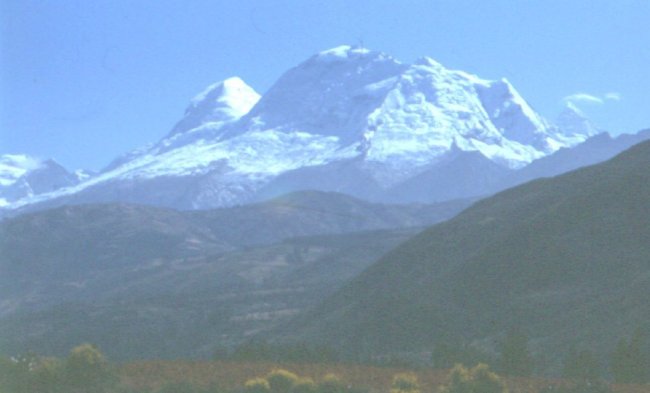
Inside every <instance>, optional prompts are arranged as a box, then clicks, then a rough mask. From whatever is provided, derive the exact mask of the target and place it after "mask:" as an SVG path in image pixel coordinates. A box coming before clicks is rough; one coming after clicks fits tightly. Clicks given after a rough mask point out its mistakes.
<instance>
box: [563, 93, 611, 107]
mask: <svg viewBox="0 0 650 393" xmlns="http://www.w3.org/2000/svg"><path fill="white" fill-rule="evenodd" d="M562 101H564V102H565V103H572V104H579V103H583V104H598V105H601V104H603V99H602V98H600V97H597V96H595V95H591V94H587V93H575V94H571V95H568V96H566V97H564V98H562Z"/></svg>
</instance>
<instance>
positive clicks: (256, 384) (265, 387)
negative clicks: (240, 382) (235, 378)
mask: <svg viewBox="0 0 650 393" xmlns="http://www.w3.org/2000/svg"><path fill="white" fill-rule="evenodd" d="M270 391H271V386H269V382H268V381H267V380H266V379H264V378H254V379H249V380H248V381H246V383H245V384H244V392H246V393H269V392H270Z"/></svg>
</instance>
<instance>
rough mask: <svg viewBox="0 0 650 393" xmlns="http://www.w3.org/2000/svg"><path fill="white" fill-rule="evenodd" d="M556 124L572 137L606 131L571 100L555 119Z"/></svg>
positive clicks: (582, 136) (590, 135)
mask: <svg viewBox="0 0 650 393" xmlns="http://www.w3.org/2000/svg"><path fill="white" fill-rule="evenodd" d="M555 125H556V126H557V127H558V128H560V129H561V130H562V131H563V132H564V134H565V135H567V136H570V137H573V136H578V137H579V138H584V136H585V135H586V136H589V137H592V136H594V135H598V134H600V133H602V132H604V131H603V130H600V129H598V127H596V125H595V124H594V123H593V122H592V121H591V120H589V118H587V116H586V115H585V114H584V113H583V112H582V111H581V110H580V109H578V108H577V107H576V106H575V105H573V104H572V103H570V102H569V103H567V106H566V108H564V110H563V111H562V112H561V113H560V115H559V116H558V117H557V119H555Z"/></svg>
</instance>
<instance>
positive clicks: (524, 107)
mask: <svg viewBox="0 0 650 393" xmlns="http://www.w3.org/2000/svg"><path fill="white" fill-rule="evenodd" d="M590 132H591V131H590V130H586V131H584V130H581V129H578V128H577V127H571V128H568V129H564V128H561V127H560V128H559V127H556V126H554V125H551V124H550V123H548V122H547V121H546V120H545V119H543V118H542V117H541V116H540V115H538V114H537V113H535V112H534V111H533V109H532V108H531V107H530V106H529V105H528V103H527V102H526V101H525V100H524V99H523V98H522V97H521V96H520V94H519V93H518V92H517V91H516V90H515V89H514V87H513V86H512V85H511V84H510V83H509V82H508V81H507V80H505V79H501V80H495V81H491V80H484V79H481V78H479V77H477V76H475V75H472V74H469V73H466V72H462V71H454V70H449V69H447V68H445V67H443V66H442V65H440V64H439V63H437V62H435V61H434V60H432V59H430V58H426V57H425V58H422V59H419V60H417V61H416V62H415V63H413V64H404V63H401V62H399V61H398V60H396V59H394V58H393V57H391V56H389V55H387V54H385V53H381V52H376V51H371V50H368V49H365V48H357V47H350V46H341V47H338V48H334V49H330V50H327V51H324V52H321V53H318V54H316V55H314V56H312V57H311V58H309V59H307V60H306V61H305V62H303V63H301V64H299V65H298V66H296V67H294V68H292V69H290V70H288V71H287V72H286V73H285V74H284V75H282V76H281V77H280V78H279V80H278V81H277V82H276V83H275V84H274V85H273V86H272V87H271V89H270V90H269V91H268V92H267V93H266V94H265V95H264V96H263V97H261V98H260V96H259V95H258V94H257V93H256V92H255V91H254V90H253V89H252V88H251V87H249V86H248V85H246V84H245V83H244V82H243V81H242V80H241V79H239V78H229V79H226V80H225V81H223V82H220V83H216V84H214V85H211V86H210V87H208V88H207V89H206V90H205V91H204V92H202V93H201V94H199V95H198V96H197V97H195V98H194V99H193V100H192V101H191V103H190V105H189V107H188V108H187V110H186V112H185V116H184V117H183V118H182V119H181V120H180V121H179V122H178V123H177V124H176V125H175V126H174V127H173V129H172V130H171V132H169V133H168V134H167V135H166V136H165V137H164V138H163V139H162V140H161V141H159V142H158V143H156V144H153V145H152V146H148V147H145V148H142V149H138V150H136V151H133V152H131V153H127V154H126V155H124V156H122V157H120V158H118V159H117V160H116V161H114V162H113V163H112V164H111V165H109V166H108V167H107V169H106V170H105V171H104V172H103V173H101V174H99V175H98V176H95V177H92V178H91V179H89V180H87V181H85V182H83V183H81V184H79V185H76V186H73V187H68V188H66V189H62V190H58V191H55V192H52V193H49V194H47V195H40V196H35V197H30V198H24V199H23V200H22V201H21V202H20V203H18V204H16V205H21V204H26V203H34V202H39V201H44V200H48V199H49V200H51V199H55V198H58V197H65V198H67V199H66V200H67V201H72V202H81V201H83V202H92V201H113V200H119V201H127V202H138V203H146V204H156V205H165V206H172V207H177V208H186V209H187V208H190V209H191V208H207V207H215V206H227V205H233V204H241V203H246V202H249V201H253V200H256V199H260V198H263V197H266V196H273V195H277V194H278V193H283V192H287V191H294V190H298V189H308V188H316V189H322V190H325V191H344V192H348V193H351V194H353V195H357V196H361V197H365V198H370V199H375V200H383V199H385V197H386V195H395V194H399V190H400V185H401V184H402V183H404V182H408V181H409V180H411V179H417V178H416V176H418V175H421V174H424V173H427V174H428V175H426V176H424V177H423V179H438V178H445V179H447V178H449V176H451V175H444V174H432V172H435V171H441V170H444V169H443V168H449V167H450V166H449V165H442V164H443V163H445V162H447V161H449V160H450V157H452V156H453V158H454V162H455V164H454V165H453V167H454V168H455V169H454V171H455V172H454V173H455V174H454V176H460V177H462V174H459V173H457V172H458V168H463V167H464V166H463V165H461V164H460V163H458V160H460V159H461V158H462V157H463V156H464V155H463V154H460V155H459V152H460V153H462V152H468V153H472V154H467V157H471V159H472V160H473V161H475V162H478V161H480V160H482V159H484V160H486V161H487V162H488V163H489V164H490V165H476V164H472V165H469V166H467V167H472V168H475V169H477V170H476V171H474V173H472V174H471V176H479V177H481V176H484V175H485V174H483V173H482V172H481V168H482V167H489V168H487V169H486V170H489V172H490V174H493V173H495V170H494V168H493V167H492V166H494V167H497V168H503V170H509V169H515V168H521V167H523V166H525V165H527V164H528V163H530V162H532V161H533V160H535V159H538V158H541V157H544V156H546V155H548V154H550V153H553V152H554V151H556V150H558V149H559V148H562V147H570V146H574V145H576V144H578V143H580V142H582V141H584V140H585V139H586V138H587V137H588V136H589V135H590ZM438 164H441V165H438ZM490 176H491V175H490ZM476 183H477V184H479V183H481V184H482V182H481V181H479V182H476ZM467 184H473V183H472V182H468V183H467ZM416 185H417V184H414V182H413V181H411V182H410V183H409V187H408V189H413V188H417V187H415V186H416ZM423 186H425V188H426V189H427V190H429V189H435V185H431V184H423ZM420 191H422V190H420ZM420 191H419V192H416V194H418V195H420V196H418V197H417V198H409V196H408V195H402V196H400V198H399V199H400V200H407V201H408V200H411V199H413V200H421V199H422V198H425V199H426V198H428V197H427V195H429V193H428V192H420ZM481 192H482V191H479V190H472V189H471V187H469V189H468V190H467V192H466V194H467V195H465V194H463V195H461V196H476V195H478V194H480V193H481ZM434 194H435V193H434ZM454 195H455V194H454ZM431 199H434V200H435V199H437V197H432V198H431ZM61 203H68V202H61Z"/></svg>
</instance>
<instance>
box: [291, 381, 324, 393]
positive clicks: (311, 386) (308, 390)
mask: <svg viewBox="0 0 650 393" xmlns="http://www.w3.org/2000/svg"><path fill="white" fill-rule="evenodd" d="M317 389H318V386H317V385H316V383H315V382H314V381H313V380H312V379H311V378H300V379H299V380H298V381H297V382H296V383H295V384H294V385H293V389H291V393H316V390H317Z"/></svg>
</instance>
